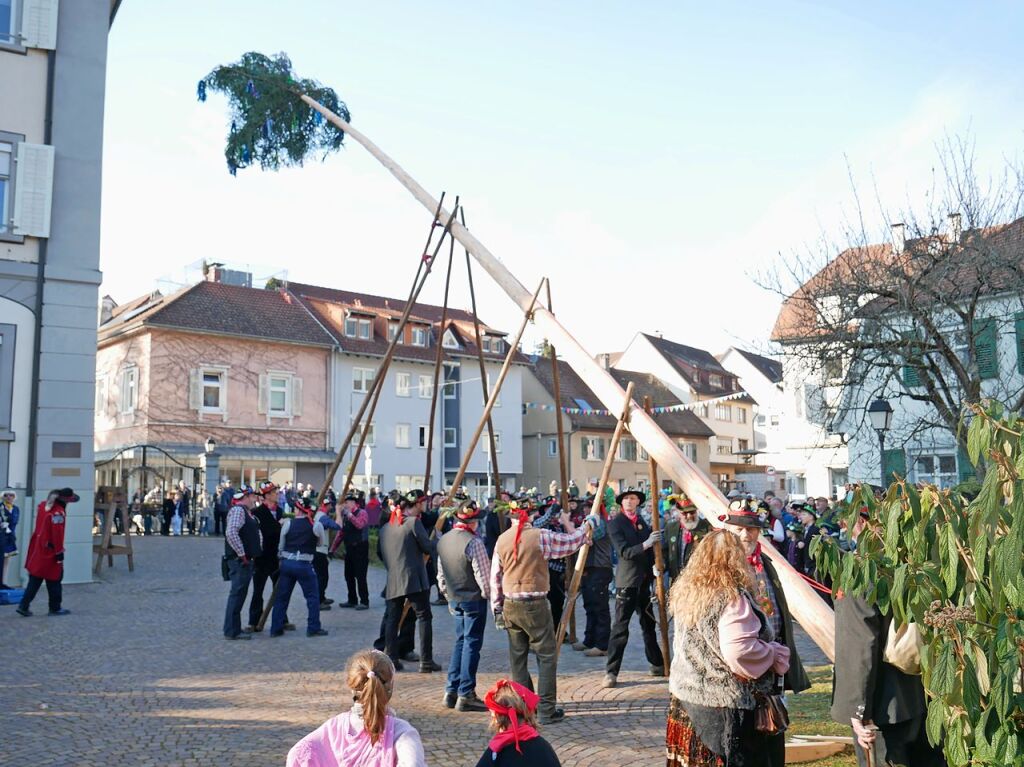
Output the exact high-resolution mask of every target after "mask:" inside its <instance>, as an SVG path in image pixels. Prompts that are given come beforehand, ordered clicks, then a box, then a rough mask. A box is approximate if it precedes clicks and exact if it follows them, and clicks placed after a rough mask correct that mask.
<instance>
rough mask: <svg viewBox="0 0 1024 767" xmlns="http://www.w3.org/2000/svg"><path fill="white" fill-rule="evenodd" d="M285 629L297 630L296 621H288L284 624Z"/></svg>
mask: <svg viewBox="0 0 1024 767" xmlns="http://www.w3.org/2000/svg"><path fill="white" fill-rule="evenodd" d="M284 630H285V631H295V624H294V623H286V624H284Z"/></svg>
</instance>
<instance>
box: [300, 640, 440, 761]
mask: <svg viewBox="0 0 1024 767" xmlns="http://www.w3.org/2000/svg"><path fill="white" fill-rule="evenodd" d="M347 673H348V686H349V689H351V690H352V697H353V699H354V700H355V703H354V704H353V705H352V708H351V710H349V711H348V712H346V713H344V714H338V715H337V716H336V717H334V718H332V719H328V720H327V721H326V722H324V723H323V724H322V725H320V726H319V727H317V728H316V729H315V730H313V732H311V733H309V735H307V736H306V737H304V738H303V739H302V740H300V741H299V742H298V743H296V744H295V745H294V746H292V749H291V751H289V752H288V763H287V767H426V759H425V757H424V756H423V744H422V743H421V742H420V735H419V733H418V732H416V729H415V728H414V727H413V726H412V725H411V724H409V723H408V722H406V721H405V720H403V719H399V718H398V717H397V716H395V712H394V711H393V710H392V709H390V708H389V707H388V702H389V701H390V700H391V696H392V695H393V694H394V691H395V667H394V665H393V664H392V663H391V659H390V658H388V656H387V655H385V654H384V653H382V652H378V651H376V650H363V651H361V652H358V653H356V654H355V655H353V656H352V657H351V658H350V659H349V662H348V672H347Z"/></svg>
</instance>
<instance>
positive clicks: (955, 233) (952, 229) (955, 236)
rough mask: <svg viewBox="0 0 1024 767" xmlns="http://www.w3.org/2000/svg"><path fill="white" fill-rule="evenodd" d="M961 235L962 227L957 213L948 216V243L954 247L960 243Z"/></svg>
mask: <svg viewBox="0 0 1024 767" xmlns="http://www.w3.org/2000/svg"><path fill="white" fill-rule="evenodd" d="M962 234H963V225H962V223H961V221H960V214H959V213H950V214H949V241H950V242H951V243H953V244H954V245H955V244H956V243H958V242H960V235H962Z"/></svg>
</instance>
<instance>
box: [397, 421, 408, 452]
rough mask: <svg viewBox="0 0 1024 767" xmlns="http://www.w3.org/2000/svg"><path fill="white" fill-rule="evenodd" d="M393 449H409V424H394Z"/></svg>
mask: <svg viewBox="0 0 1024 767" xmlns="http://www.w3.org/2000/svg"><path fill="white" fill-rule="evenodd" d="M395 447H409V424H407V423H396V424H395Z"/></svg>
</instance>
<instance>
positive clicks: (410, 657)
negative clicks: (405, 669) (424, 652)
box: [398, 652, 420, 663]
mask: <svg viewBox="0 0 1024 767" xmlns="http://www.w3.org/2000/svg"><path fill="white" fill-rule="evenodd" d="M398 657H399V658H400V659H401V660H404V661H408V662H409V663H419V662H420V656H419V655H417V654H416V653H414V652H407V653H406V654H405V655H399V656H398Z"/></svg>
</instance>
